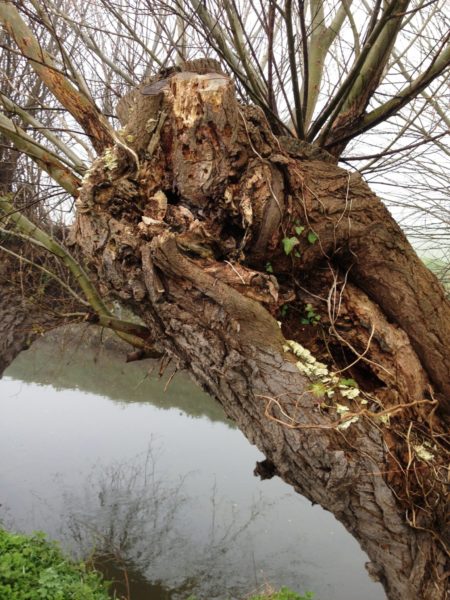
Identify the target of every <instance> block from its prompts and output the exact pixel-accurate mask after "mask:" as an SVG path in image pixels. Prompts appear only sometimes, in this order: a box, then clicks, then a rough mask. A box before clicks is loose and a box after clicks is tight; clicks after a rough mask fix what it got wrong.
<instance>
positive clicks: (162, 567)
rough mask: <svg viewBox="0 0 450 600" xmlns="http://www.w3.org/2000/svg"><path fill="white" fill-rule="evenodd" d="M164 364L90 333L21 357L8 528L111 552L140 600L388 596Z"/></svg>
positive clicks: (11, 392)
mask: <svg viewBox="0 0 450 600" xmlns="http://www.w3.org/2000/svg"><path fill="white" fill-rule="evenodd" d="M152 367H153V369H154V372H151V370H152ZM157 370H158V366H157V365H150V366H149V363H148V362H147V361H146V362H145V364H144V363H130V364H125V363H124V361H123V357H121V356H120V355H119V354H118V353H117V352H112V351H110V350H106V349H104V348H103V349H101V348H97V349H96V348H93V347H92V345H91V344H88V343H86V342H85V340H84V338H83V335H82V334H81V333H80V334H79V335H78V337H77V339H73V337H71V339H70V343H69V341H68V339H67V338H64V336H63V337H61V338H57V339H56V338H52V339H51V340H41V341H40V342H39V343H38V345H35V346H33V348H32V349H31V350H29V351H28V352H26V353H23V354H22V355H21V356H20V357H19V358H18V359H17V360H16V361H15V363H14V364H13V365H12V366H11V367H10V368H9V369H8V371H7V372H6V375H5V377H4V379H2V380H0V456H1V457H2V459H1V463H0V520H1V521H2V522H3V523H4V524H5V526H7V527H8V528H11V529H16V530H22V531H25V532H31V531H33V530H42V531H46V532H47V533H48V535H49V536H50V537H51V538H54V539H58V540H60V541H61V542H62V544H63V546H64V547H65V548H66V549H67V550H68V551H70V552H72V553H73V554H74V555H76V556H80V557H89V556H92V555H94V554H95V555H97V556H100V557H103V558H102V559H101V560H100V562H101V565H102V568H103V569H104V570H105V571H106V572H107V574H108V575H109V576H110V577H111V578H113V579H115V580H117V591H118V593H128V594H129V595H130V597H131V600H186V598H188V596H189V595H190V594H194V595H195V596H196V597H197V598H199V599H200V600H214V599H217V600H219V599H220V600H225V599H243V598H244V597H245V596H246V595H247V594H249V593H251V592H254V591H255V590H257V589H260V588H261V587H262V586H264V585H266V584H270V585H272V586H274V587H280V586H281V585H287V586H289V587H291V588H292V589H294V590H296V591H298V592H299V593H302V592H304V591H306V590H311V591H313V592H315V594H316V595H315V598H316V599H317V600H361V599H362V598H364V599H365V600H382V599H383V598H385V596H384V594H383V591H382V588H381V586H380V585H379V584H376V583H373V582H371V581H370V580H369V578H368V576H367V574H366V572H365V569H364V567H363V565H364V562H365V561H366V560H367V557H366V555H365V554H364V553H363V552H362V551H361V550H360V548H359V546H358V544H357V543H356V542H355V541H354V540H353V538H352V537H351V536H350V535H349V534H348V533H347V532H346V531H345V529H344V528H343V527H342V526H341V525H340V524H339V523H338V522H337V521H336V520H335V519H334V517H333V516H332V515H330V514H329V513H327V512H325V511H323V510H322V509H321V508H320V507H318V506H315V507H312V506H311V505H310V503H309V502H308V501H307V500H306V499H304V498H302V497H301V496H299V495H298V494H295V493H294V492H293V491H292V490H291V489H290V488H289V487H288V486H287V485H286V484H284V483H283V482H282V481H280V480H279V479H278V478H274V479H271V480H268V481H260V480H259V479H257V478H256V477H254V476H253V474H252V471H253V468H254V465H255V462H256V461H257V460H261V459H262V455H261V454H260V453H259V452H258V450H257V449H256V448H255V447H253V446H251V445H250V444H249V443H248V441H247V440H246V439H245V438H244V436H243V435H242V434H241V432H240V431H239V430H238V429H236V428H235V427H233V425H232V424H231V423H230V422H229V421H227V419H226V418H225V416H224V414H223V413H222V411H221V409H220V407H219V406H218V405H217V404H216V403H215V402H214V401H213V400H211V399H210V398H209V397H208V396H207V395H205V394H204V393H202V392H201V391H200V390H199V389H198V388H197V387H196V386H195V385H194V384H193V383H191V381H190V380H189V379H188V378H187V377H186V376H184V375H182V374H177V375H176V376H175V377H174V378H173V379H172V380H169V378H168V377H167V376H165V377H162V378H160V377H159V376H158V372H157ZM166 388H167V389H166ZM4 600H6V599H4Z"/></svg>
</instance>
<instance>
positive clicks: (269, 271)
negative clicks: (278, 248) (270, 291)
mask: <svg viewBox="0 0 450 600" xmlns="http://www.w3.org/2000/svg"><path fill="white" fill-rule="evenodd" d="M266 271H267V273H273V267H272V264H271V263H270V262H268V263H266Z"/></svg>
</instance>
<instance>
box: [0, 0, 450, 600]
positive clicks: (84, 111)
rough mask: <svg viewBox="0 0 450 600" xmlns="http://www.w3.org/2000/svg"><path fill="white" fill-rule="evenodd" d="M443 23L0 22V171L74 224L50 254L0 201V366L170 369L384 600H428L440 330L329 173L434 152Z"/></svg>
mask: <svg viewBox="0 0 450 600" xmlns="http://www.w3.org/2000/svg"><path fill="white" fill-rule="evenodd" d="M445 4H446V3H445V2H432V3H429V2H421V1H418V2H417V1H416V2H412V1H408V0H391V2H385V3H382V2H378V1H375V2H371V1H369V0H367V1H366V0H362V1H360V2H357V3H352V2H351V0H343V1H342V2H338V3H337V4H334V3H333V2H325V1H323V0H317V1H316V0H309V1H306V2H303V1H300V2H297V3H293V2H291V1H290V0H286V1H283V2H280V3H276V2H271V1H269V2H261V3H255V2H240V3H238V2H234V1H230V2H228V1H227V2H224V3H219V2H198V1H197V0H190V2H185V3H181V2H177V1H173V2H167V3H162V2H158V3H154V2H141V1H139V2H136V3H135V4H133V3H128V2H127V3H126V4H120V3H113V2H109V1H107V0H100V1H99V3H98V5H96V4H94V3H89V5H88V4H87V3H83V4H82V5H78V3H74V2H70V0H59V1H57V2H56V1H53V0H47V1H46V2H38V1H37V0H29V2H4V1H3V2H1V3H0V19H1V22H2V23H3V27H4V34H3V36H4V37H3V42H2V47H3V53H4V54H3V56H8V57H10V58H9V59H8V60H11V61H12V59H13V58H14V60H15V59H16V58H17V57H18V59H20V60H19V63H20V65H22V68H23V70H22V71H20V72H21V73H22V74H24V75H23V79H22V81H23V82H25V83H24V85H23V87H25V88H26V91H27V93H28V94H29V100H28V102H27V103H26V105H25V106H24V105H23V104H21V102H20V101H19V100H18V97H17V93H16V95H14V94H13V93H12V92H13V91H14V92H17V91H19V98H20V91H21V89H20V82H19V83H18V84H17V83H14V80H15V76H16V75H15V74H16V73H17V72H19V68H18V67H17V66H16V67H15V68H14V69H12V70H11V69H10V71H9V74H8V77H6V78H5V82H6V83H5V85H4V86H3V90H2V104H3V111H2V114H0V132H1V134H2V136H3V139H4V140H9V142H7V143H5V144H4V147H3V150H2V152H4V153H6V154H5V156H8V157H11V156H13V157H14V160H15V161H16V162H14V161H12V164H13V167H15V166H16V164H18V163H17V160H16V159H17V156H18V154H17V152H20V153H23V156H28V157H30V158H31V159H32V160H33V161H34V162H35V164H36V165H37V168H38V169H39V170H42V171H43V172H45V173H46V174H47V176H48V178H52V179H53V180H54V181H55V182H57V183H58V184H59V185H60V186H61V187H62V188H63V189H64V190H65V192H66V193H67V194H68V195H69V196H71V197H72V198H74V199H76V201H75V219H74V222H73V224H72V225H71V228H70V234H69V237H66V236H67V233H66V227H65V223H62V224H60V225H59V227H58V228H56V230H54V232H53V235H50V234H49V229H51V223H50V224H49V217H46V218H44V219H43V218H42V216H41V217H40V216H39V215H38V216H36V212H35V211H31V214H30V212H29V213H28V214H24V213H23V212H21V211H20V210H19V209H20V206H19V203H18V201H17V194H18V190H19V188H20V190H22V189H23V186H22V187H21V186H19V184H18V182H17V180H15V179H14V176H13V175H11V173H12V171H14V169H13V168H10V169H9V170H8V173H10V175H8V176H7V175H6V174H5V176H4V181H2V186H3V196H2V200H1V203H0V209H1V213H2V215H3V216H2V223H3V224H2V228H1V229H0V234H1V236H2V238H1V241H2V248H3V249H4V251H5V253H4V254H3V258H2V262H1V265H2V268H1V272H0V276H1V277H2V282H3V283H2V288H1V291H0V294H1V298H2V305H1V314H2V319H1V321H0V331H1V332H2V335H3V337H2V345H1V357H0V358H1V359H2V360H1V364H2V367H4V366H5V365H6V364H7V363H8V362H10V361H11V360H12V358H13V356H14V355H15V354H17V352H19V351H20V350H21V349H22V348H24V347H26V345H27V344H29V342H30V341H31V340H32V339H33V337H35V336H36V335H38V334H40V333H41V332H42V331H45V330H46V329H48V328H49V327H52V326H54V325H55V323H59V322H61V320H65V321H69V320H77V319H78V320H79V319H81V318H88V319H89V320H91V321H94V322H99V323H100V324H101V325H103V326H108V327H112V328H113V329H115V330H116V331H118V332H119V333H120V334H121V335H122V336H123V337H125V338H126V339H127V340H128V341H129V342H130V343H132V344H133V345H134V346H135V347H136V348H137V349H138V352H137V355H135V356H134V358H136V357H137V356H141V357H145V356H165V357H169V358H171V359H172V360H174V361H175V362H176V364H177V366H178V368H183V369H187V370H189V371H190V373H191V374H192V375H193V377H194V378H195V380H196V381H197V382H199V383H200V385H201V386H202V387H203V388H204V389H205V390H207V391H208V392H209V393H210V394H211V395H212V396H213V397H215V398H216V399H217V400H218V401H219V402H220V403H221V405H222V406H223V407H224V409H225V412H226V413H227V415H228V416H229V417H231V418H232V419H233V420H234V421H235V422H236V423H237V424H238V426H239V427H240V428H241V430H242V431H243V432H244V433H245V435H246V436H247V437H248V439H249V440H250V441H251V442H252V443H255V444H256V445H257V446H258V447H259V448H260V449H261V450H262V451H263V452H264V454H265V455H266V457H267V460H265V461H264V462H263V463H260V464H258V465H257V469H256V471H257V472H258V473H259V474H260V475H261V476H262V477H270V476H272V475H275V474H276V475H278V476H280V477H281V478H283V479H284V480H285V481H286V482H288V483H289V484H291V485H292V486H293V487H294V488H295V489H296V490H297V491H298V492H300V493H301V494H303V495H305V496H306V497H307V498H309V499H310V500H311V501H313V502H317V503H320V504H321V505H322V506H323V507H324V508H326V509H327V510H330V511H331V512H333V513H334V514H335V516H336V517H337V518H338V519H339V520H340V521H341V522H342V523H344V525H345V526H346V527H347V529H348V530H349V531H350V532H351V533H352V534H353V535H354V536H355V537H356V539H358V541H359V542H360V543H361V545H362V547H363V548H364V549H365V551H366V552H367V553H368V555H369V557H370V560H371V563H370V565H369V570H370V572H371V574H372V575H373V576H374V577H376V578H378V579H379V580H380V581H381V582H382V583H383V585H384V587H385V590H386V594H387V596H388V597H389V598H390V599H402V600H406V599H408V600H409V599H417V600H419V599H421V600H422V599H425V600H431V599H433V600H436V599H444V598H445V595H446V591H447V588H448V580H447V576H448V557H449V531H448V504H447V496H446V485H447V484H448V457H449V448H448V423H449V420H450V419H449V415H450V403H449V398H450V377H449V375H450V352H449V340H450V305H449V303H448V301H447V300H446V298H445V293H444V289H443V288H442V287H441V285H440V284H439V282H438V281H437V279H436V278H435V276H434V275H432V274H431V273H430V272H429V271H428V270H427V268H426V267H425V266H424V265H423V263H422V262H421V261H420V260H419V258H418V257H417V255H416V254H415V252H414V251H413V249H412V247H411V246H410V244H409V242H408V240H407V238H406V237H405V235H404V233H403V232H402V230H401V229H400V227H399V226H398V224H397V223H396V222H395V221H394V219H393V218H392V216H391V215H390V213H389V212H388V210H387V209H386V208H385V206H384V205H383V204H382V202H381V201H380V199H379V198H378V197H377V196H376V195H375V194H374V193H373V192H372V191H371V190H370V188H369V187H368V185H367V183H366V182H365V180H364V179H363V178H362V176H361V173H360V172H358V171H357V170H352V171H348V170H343V169H341V168H340V167H339V166H337V163H338V162H339V161H340V160H341V161H347V162H350V163H351V160H352V156H353V159H354V160H356V158H358V161H359V162H358V163H357V164H358V165H359V166H360V170H361V171H362V172H364V173H366V174H370V173H374V172H377V171H383V169H385V170H386V169H388V168H389V165H390V166H391V167H392V165H393V167H394V168H398V166H399V164H400V163H401V161H402V160H404V157H405V155H406V154H410V155H411V158H410V159H411V161H414V160H417V157H418V154H417V152H418V149H420V151H421V152H425V151H426V149H429V148H431V151H432V152H435V151H436V148H438V149H439V148H440V146H443V148H444V150H445V141H446V139H447V140H448V137H447V138H446V137H445V136H446V135H447V136H448V121H447V114H446V112H445V108H444V106H445V104H444V102H445V98H446V95H447V96H448V86H449V78H448V67H449V65H450V43H449V39H448V38H449V35H448V30H449V28H448V19H447V16H446V13H445ZM206 54H209V55H210V56H211V58H204V57H205V55H206ZM212 57H214V58H212ZM5 64H6V63H4V65H3V67H2V68H3V73H5V71H6V67H5ZM33 82H34V83H33ZM32 85H35V86H36V90H39V94H41V95H39V94H38V93H37V92H36V91H33V90H32ZM17 86H19V87H17ZM127 88H128V91H127ZM42 89H44V92H45V93H44V94H43V95H42ZM125 92H127V93H125ZM49 94H50V95H51V97H50V95H49ZM115 96H116V97H118V96H123V97H122V99H121V100H120V101H119V102H118V103H117V109H116V113H115V114H112V112H111V111H112V110H113V106H114V105H115V100H114V97H115ZM27 97H28V96H27ZM36 98H37V99H38V100H36ZM33 102H35V105H34V106H33ZM51 111H53V112H51ZM49 114H53V115H54V118H53V119H52V118H50V117H49ZM116 118H118V119H119V120H120V125H119V124H118V123H117V121H116V120H115V119H116ZM55 129H58V130H63V131H61V135H59V136H57V135H56V133H55V131H54V130H55ZM363 134H364V135H363ZM374 148H375V149H374ZM424 149H425V150H424ZM349 152H350V154H349ZM94 153H95V154H96V157H95V156H94ZM352 153H353V154H352ZM420 156H421V157H423V156H426V155H425V154H423V153H422V154H420ZM393 157H397V162H396V163H395V162H392V161H393ZM82 159H83V160H82ZM10 162H11V161H10ZM86 162H87V163H90V164H89V168H86V166H85V163H86ZM416 164H418V163H416ZM436 164H438V162H437V163H436ZM436 169H437V167H436ZM5 173H6V172H5ZM47 176H46V177H47ZM46 177H44V179H43V181H44V183H45V184H47V183H48V179H46ZM22 183H23V182H22ZM407 183H408V180H407V179H406V176H405V175H404V176H403V177H402V179H401V180H400V181H399V185H401V186H405V185H407ZM34 189H35V192H34V194H36V193H37V194H38V196H37V197H39V186H37V187H36V186H35V188H34ZM432 193H433V190H432V188H430V195H431V196H432ZM42 201H43V206H49V205H48V202H47V203H46V202H45V199H44V198H43V199H42ZM35 203H36V197H35V195H33V194H31V196H30V197H29V201H28V202H25V206H26V207H27V210H28V211H30V206H29V205H30V204H31V205H33V206H34V205H35ZM22 204H24V203H23V202H22ZM50 221H51V219H50ZM54 229H55V228H54ZM64 240H65V244H63V243H62V241H64ZM67 246H70V248H71V254H69V251H68V250H67ZM30 248H34V250H33V254H32V255H28V254H27V252H30ZM46 253H50V255H51V256H52V260H53V261H55V260H56V261H57V262H56V263H55V262H53V263H52V264H51V265H50V266H49V265H48V264H47V263H46V259H45V256H46ZM17 257H19V259H20V261H21V263H20V264H21V265H22V269H21V270H19V271H18V270H17V267H16V268H14V264H15V263H14V262H13V261H14V260H17ZM74 257H75V258H74ZM24 261H29V262H27V263H26V265H27V271H26V272H27V275H29V273H31V271H33V272H35V271H37V272H38V273H40V276H39V277H34V278H33V277H32V276H31V275H29V278H28V279H27V280H26V284H25V285H24V277H23V272H24V270H23V269H24V267H23V265H24ZM81 263H84V267H82V266H81ZM55 265H59V267H58V268H59V269H60V271H59V272H58V271H57V269H56V266H55ZM61 265H62V266H61ZM50 267H52V268H50ZM18 273H19V274H20V276H19V275H18ZM43 273H44V275H45V278H43V275H42V274H43ZM27 288H28V289H27ZM24 289H25V290H26V291H27V292H28V295H26V294H25V293H24ZM49 292H50V293H52V294H54V297H55V298H56V300H55V299H53V300H52V301H51V302H50V303H49V302H48V293H49ZM66 296H67V297H69V296H70V301H68V300H67V299H65V297H66ZM37 297H39V299H40V300H39V301H36V298H37ZM52 298H53V296H52ZM45 299H47V302H45V301H44V300H45ZM113 301H114V302H119V303H120V304H122V305H123V306H124V307H126V308H127V309H129V310H130V311H131V312H133V313H134V314H135V315H136V316H138V317H139V318H140V320H141V322H142V324H140V325H136V324H135V323H134V322H131V323H130V322H124V321H121V320H120V319H118V318H117V317H116V316H115V315H114V312H113V311H112V308H111V306H112V304H113ZM58 302H60V303H61V306H60V305H58ZM68 302H69V304H68ZM49 304H50V306H49Z"/></svg>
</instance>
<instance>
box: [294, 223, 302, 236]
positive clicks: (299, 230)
mask: <svg viewBox="0 0 450 600" xmlns="http://www.w3.org/2000/svg"><path fill="white" fill-rule="evenodd" d="M294 231H295V233H296V234H297V235H302V233H303V232H304V231H305V228H304V227H303V225H297V226H296V227H294Z"/></svg>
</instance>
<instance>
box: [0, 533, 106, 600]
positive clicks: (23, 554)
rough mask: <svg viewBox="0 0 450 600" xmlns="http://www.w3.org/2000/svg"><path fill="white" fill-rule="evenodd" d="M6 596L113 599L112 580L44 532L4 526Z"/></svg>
mask: <svg viewBox="0 0 450 600" xmlns="http://www.w3.org/2000/svg"><path fill="white" fill-rule="evenodd" d="M0 598H1V599H2V600H109V599H110V596H109V594H108V584H107V583H106V582H105V581H104V580H103V578H102V577H101V575H100V574H99V573H97V572H95V571H93V570H92V569H89V568H88V567H87V566H86V564H85V563H83V562H79V563H75V562H72V561H71V560H69V559H67V558H65V557H64V556H63V554H62V552H61V550H60V548H59V547H58V545H57V544H56V543H53V542H49V541H47V540H46V539H45V536H44V534H42V533H36V534H34V535H31V536H28V535H22V534H18V533H9V532H7V531H5V530H4V529H1V528H0Z"/></svg>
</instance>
